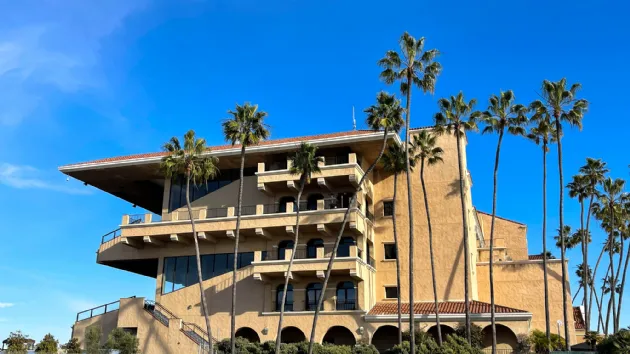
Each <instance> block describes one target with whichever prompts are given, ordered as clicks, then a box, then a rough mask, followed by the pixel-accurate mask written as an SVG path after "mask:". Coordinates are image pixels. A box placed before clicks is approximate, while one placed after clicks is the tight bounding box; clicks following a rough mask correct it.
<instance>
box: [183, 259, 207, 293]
mask: <svg viewBox="0 0 630 354" xmlns="http://www.w3.org/2000/svg"><path fill="white" fill-rule="evenodd" d="M202 269H203V268H202ZM198 282H199V274H197V258H196V257H195V256H190V257H188V274H186V286H191V285H193V284H196V283H198Z"/></svg>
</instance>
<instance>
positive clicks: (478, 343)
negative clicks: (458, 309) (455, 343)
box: [455, 323, 483, 349]
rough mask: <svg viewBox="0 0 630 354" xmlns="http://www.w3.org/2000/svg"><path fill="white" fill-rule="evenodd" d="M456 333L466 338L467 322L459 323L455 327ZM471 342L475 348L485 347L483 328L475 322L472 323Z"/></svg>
mask: <svg viewBox="0 0 630 354" xmlns="http://www.w3.org/2000/svg"><path fill="white" fill-rule="evenodd" d="M455 334H456V335H457V336H459V337H461V338H464V339H466V338H467V336H466V324H464V323H460V324H458V325H457V327H456V328H455ZM470 344H472V346H473V347H474V348H478V349H481V348H483V329H482V328H481V327H479V326H478V325H476V324H474V323H471V324H470Z"/></svg>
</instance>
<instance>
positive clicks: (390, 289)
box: [385, 286, 398, 299]
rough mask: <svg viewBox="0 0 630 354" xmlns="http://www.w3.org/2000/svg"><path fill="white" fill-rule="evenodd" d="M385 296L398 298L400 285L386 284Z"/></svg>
mask: <svg viewBox="0 0 630 354" xmlns="http://www.w3.org/2000/svg"><path fill="white" fill-rule="evenodd" d="M385 298H386V299H397V298H398V287H397V286H386V287H385Z"/></svg>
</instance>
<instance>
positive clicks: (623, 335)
mask: <svg viewBox="0 0 630 354" xmlns="http://www.w3.org/2000/svg"><path fill="white" fill-rule="evenodd" d="M597 352H598V353H600V354H630V328H628V329H625V328H624V329H621V330H620V331H619V332H617V333H615V334H613V335H610V336H608V337H607V338H604V339H603V340H602V341H601V343H600V344H599V345H597Z"/></svg>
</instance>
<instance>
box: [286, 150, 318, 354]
mask: <svg viewBox="0 0 630 354" xmlns="http://www.w3.org/2000/svg"><path fill="white" fill-rule="evenodd" d="M321 161H323V160H322V158H321V157H319V156H317V147H316V146H314V145H311V144H309V143H304V142H303V143H302V144H301V145H300V148H299V149H298V150H297V151H296V152H295V154H294V155H293V156H292V157H291V169H290V172H291V174H293V175H299V176H300V181H299V184H300V187H299V190H298V194H297V201H296V203H297V208H295V210H296V213H295V239H294V240H293V252H292V253H291V259H290V260H289V266H288V267H287V272H286V275H285V277H284V288H283V292H282V302H281V305H280V320H279V321H278V335H277V337H276V354H280V343H281V333H282V325H283V320H284V304H285V302H286V299H287V287H288V286H289V279H290V277H291V268H292V267H293V260H294V259H295V253H296V251H297V245H298V240H299V234H300V200H301V199H302V192H304V186H306V185H307V184H310V183H311V177H312V175H313V173H318V172H320V170H319V163H320V162H321Z"/></svg>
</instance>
